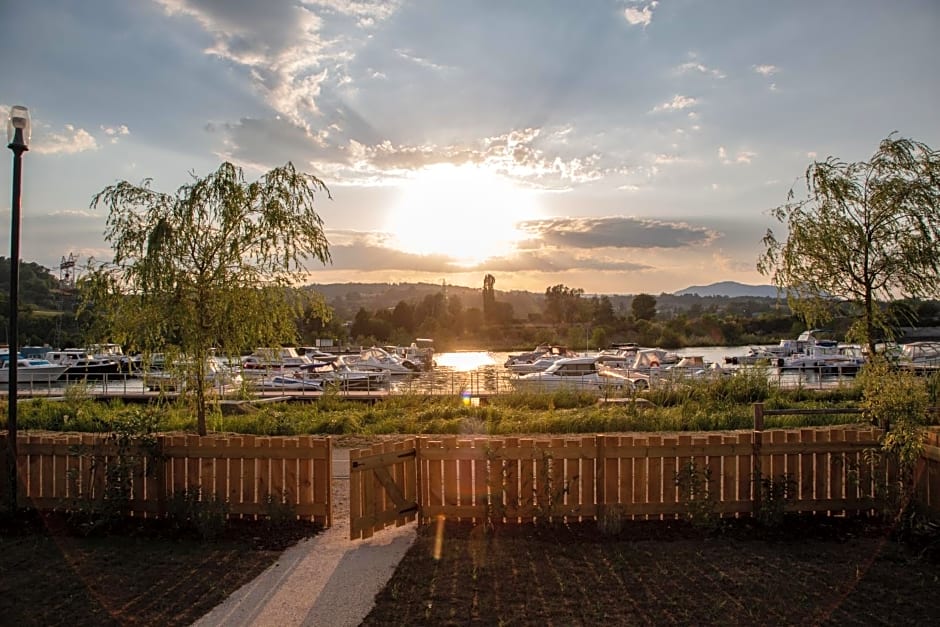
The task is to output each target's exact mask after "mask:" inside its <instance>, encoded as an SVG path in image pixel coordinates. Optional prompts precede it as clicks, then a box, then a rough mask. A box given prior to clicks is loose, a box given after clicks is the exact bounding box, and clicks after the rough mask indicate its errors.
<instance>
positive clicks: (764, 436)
mask: <svg viewBox="0 0 940 627" xmlns="http://www.w3.org/2000/svg"><path fill="white" fill-rule="evenodd" d="M879 435H880V432H879V431H878V430H876V429H870V428H866V429H853V428H829V429H799V430H771V431H766V432H741V433H715V434H680V435H658V434H657V435H647V434H642V435H639V434H638V435H596V436H586V437H574V438H560V437H555V438H548V439H533V438H456V437H455V438H442V439H431V438H427V437H421V438H417V441H416V445H417V459H418V469H419V470H418V477H419V478H418V502H419V503H420V506H421V510H420V511H421V517H422V518H423V519H425V520H427V519H431V518H433V517H435V516H437V515H444V516H446V517H449V518H456V519H490V518H495V519H499V520H504V521H529V520H537V519H543V520H545V519H551V520H556V519H558V520H560V519H563V520H584V519H590V518H602V517H604V516H606V515H609V514H612V513H616V515H617V516H618V517H621V518H623V519H625V520H631V519H632V520H646V519H662V518H676V517H681V516H685V515H687V514H688V513H689V511H690V507H691V506H692V503H693V502H694V503H696V507H699V508H702V507H705V508H708V509H709V510H710V511H713V512H714V513H719V514H722V515H734V514H752V513H754V512H755V511H756V510H758V509H759V508H760V507H761V506H762V505H761V504H762V503H763V506H764V507H783V508H785V509H786V510H787V511H802V512H826V513H830V514H841V513H845V512H858V511H866V510H871V509H873V508H874V507H875V505H876V481H875V479H876V478H884V479H885V480H888V481H891V480H892V479H893V477H894V473H895V470H894V469H893V468H891V467H886V466H884V465H880V464H879V463H877V462H875V461H873V460H869V459H868V458H867V457H866V456H865V455H864V453H863V451H864V449H866V448H870V447H872V446H874V445H875V444H876V443H877V441H878V437H879ZM755 478H759V479H758V480H755Z"/></svg>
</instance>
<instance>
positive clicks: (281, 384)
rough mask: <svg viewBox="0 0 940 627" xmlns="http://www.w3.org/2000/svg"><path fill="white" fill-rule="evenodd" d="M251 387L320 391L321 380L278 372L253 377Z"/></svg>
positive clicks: (321, 389) (257, 388) (265, 389)
mask: <svg viewBox="0 0 940 627" xmlns="http://www.w3.org/2000/svg"><path fill="white" fill-rule="evenodd" d="M251 387H253V388H255V389H256V390H263V391H271V390H275V391H280V390H283V391H296V390H309V391H312V392H322V391H323V382H322V381H319V380H316V379H308V378H306V377H291V376H287V375H280V374H278V375H274V376H270V377H262V378H260V379H254V380H253V381H252V382H251Z"/></svg>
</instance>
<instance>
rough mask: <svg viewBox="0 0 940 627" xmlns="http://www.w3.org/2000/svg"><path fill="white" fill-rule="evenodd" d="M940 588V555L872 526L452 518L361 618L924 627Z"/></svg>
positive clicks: (937, 610) (938, 616) (410, 556)
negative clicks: (479, 522) (764, 527)
mask: <svg viewBox="0 0 940 627" xmlns="http://www.w3.org/2000/svg"><path fill="white" fill-rule="evenodd" d="M436 546H438V547H439V555H438V556H435V550H436ZM938 595H940V563H938V562H937V560H936V559H928V558H927V557H926V556H925V554H924V553H923V552H922V551H920V550H914V549H912V548H911V547H910V546H909V545H904V544H900V543H899V542H897V541H896V540H893V539H890V538H889V536H888V533H887V531H886V530H884V529H878V528H872V527H871V526H870V525H859V524H856V523H844V524H843V523H838V524H835V523H832V522H824V523H822V524H815V523H814V524H811V525H806V526H801V527H794V528H791V529H789V530H788V531H787V532H786V533H783V534H779V533H778V534H772V535H768V534H767V533H765V532H762V533H757V532H755V531H754V530H753V529H743V530H742V529H737V530H735V529H731V530H726V531H725V532H723V533H719V534H714V533H711V534H702V533H700V532H698V531H696V530H694V529H690V528H689V527H687V526H683V525H682V524H680V523H676V524H674V525H673V524H667V523H660V522H657V523H630V524H628V526H627V527H626V528H625V530H624V531H622V532H621V533H620V534H618V535H616V536H610V535H606V536H605V535H603V534H601V533H599V531H598V529H597V527H596V525H595V524H594V523H584V524H578V525H573V526H531V525H529V526H519V527H510V526H498V527H496V528H495V529H486V528H484V527H482V526H474V525H472V524H469V523H446V524H443V525H441V527H440V533H438V527H437V526H436V525H429V526H426V527H424V528H422V529H421V530H420V532H419V536H418V539H417V541H416V543H415V544H414V545H413V546H412V548H411V550H410V551H409V552H408V553H407V554H406V556H405V558H404V560H403V561H402V562H401V564H400V565H399V568H398V570H397V571H396V573H395V575H394V576H393V577H392V580H391V581H390V582H389V584H388V585H387V586H386V588H385V589H384V590H383V592H382V593H380V594H379V596H378V598H377V599H376V606H375V608H374V609H373V611H372V612H371V613H370V614H369V616H368V617H367V618H366V620H365V622H364V623H363V624H364V625H367V626H376V625H540V626H554V625H558V626H561V625H565V626H567V625H605V624H606V625H664V624H672V625H690V624H695V625H702V624H721V625H926V624H936V623H937V622H938V621H940V601H938Z"/></svg>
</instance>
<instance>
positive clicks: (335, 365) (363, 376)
mask: <svg viewBox="0 0 940 627" xmlns="http://www.w3.org/2000/svg"><path fill="white" fill-rule="evenodd" d="M300 372H302V373H303V376H304V378H306V379H314V380H318V381H321V382H322V387H323V388H337V389H340V390H384V389H387V388H388V385H389V380H390V376H389V374H388V372H385V371H380V370H356V369H354V368H352V367H350V366H349V365H348V364H346V362H345V361H344V360H343V359H342V358H340V359H336V360H333V361H329V362H313V363H312V364H310V365H308V366H303V367H301V368H300Z"/></svg>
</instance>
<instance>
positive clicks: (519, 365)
mask: <svg viewBox="0 0 940 627" xmlns="http://www.w3.org/2000/svg"><path fill="white" fill-rule="evenodd" d="M578 356H579V355H578V354H577V353H573V352H571V351H569V350H568V348H567V347H565V346H560V345H556V344H539V345H538V346H536V347H535V349H534V350H531V351H528V352H525V353H520V354H518V355H510V356H509V358H508V359H507V360H506V363H504V364H503V365H504V366H505V367H506V368H508V369H509V370H512V371H513V372H538V370H536V369H530V368H529V366H530V365H531V364H533V363H535V362H536V361H539V360H544V359H552V360H553V361H552V362H551V363H554V361H555V360H558V359H561V358H562V357H578ZM543 363H545V365H544V366H543V367H541V368H540V369H541V370H544V369H545V368H547V367H548V366H550V365H551V363H546V362H543Z"/></svg>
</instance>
